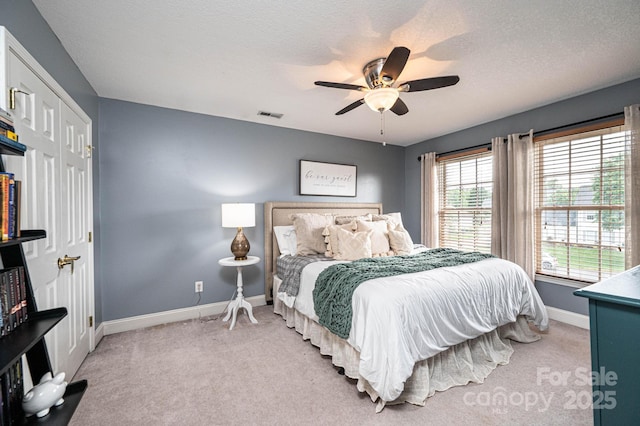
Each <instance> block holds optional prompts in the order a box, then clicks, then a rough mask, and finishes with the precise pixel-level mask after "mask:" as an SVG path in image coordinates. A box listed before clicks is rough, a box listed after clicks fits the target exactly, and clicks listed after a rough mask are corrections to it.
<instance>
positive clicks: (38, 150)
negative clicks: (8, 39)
mask: <svg viewBox="0 0 640 426" xmlns="http://www.w3.org/2000/svg"><path fill="white" fill-rule="evenodd" d="M8 56H9V57H8V58H7V59H8V70H7V76H8V79H7V85H8V86H9V87H8V89H10V88H14V89H18V90H19V91H18V92H15V107H14V108H13V109H10V112H11V114H12V115H13V119H14V125H15V127H16V133H18V135H19V137H20V142H22V143H23V144H25V145H26V146H27V148H28V149H27V152H26V153H25V156H24V158H20V157H13V158H9V157H7V158H6V159H5V163H6V168H7V170H10V171H12V172H14V173H15V174H16V179H19V180H21V181H22V182H23V188H22V216H21V220H22V226H21V228H22V229H44V230H46V231H47V238H46V239H43V240H38V241H34V242H30V243H27V244H25V245H24V249H25V254H26V256H27V262H28V265H29V272H30V275H31V281H32V285H33V289H34V294H35V298H36V303H37V306H38V309H40V310H42V309H49V308H54V307H60V306H64V307H66V308H67V310H68V315H67V317H65V318H64V319H63V320H62V321H61V322H60V324H59V325H58V326H56V327H55V328H54V329H53V330H52V331H51V332H49V333H48V334H47V336H46V337H45V339H46V342H47V348H48V350H49V356H50V358H51V363H52V366H53V368H54V370H55V371H54V374H56V373H59V372H61V371H64V372H65V373H66V377H68V378H71V377H72V376H73V375H74V374H75V372H76V371H77V369H78V368H79V366H80V364H81V363H82V360H83V359H84V358H85V357H86V355H87V354H88V353H89V349H90V345H91V344H92V342H91V336H90V334H91V333H90V332H91V329H90V327H89V317H90V316H91V315H92V312H93V306H92V303H91V301H92V298H93V272H92V270H91V267H90V265H92V259H93V257H92V256H93V254H92V253H91V252H90V251H91V250H92V248H91V247H90V244H89V243H88V235H89V230H90V229H91V215H92V212H91V207H90V204H91V193H90V184H91V177H90V174H91V168H90V164H91V160H90V158H88V156H87V154H86V152H87V149H86V146H87V145H89V144H90V135H91V132H90V124H89V123H87V122H86V120H83V119H82V118H81V117H80V116H79V115H78V114H76V113H74V111H73V110H72V109H71V108H70V107H68V106H67V105H66V103H65V102H63V101H62V100H61V99H60V97H59V96H58V94H57V93H55V92H54V91H53V90H52V89H51V87H52V85H51V84H50V83H49V82H48V81H45V80H46V79H47V78H49V79H50V76H48V74H47V75H45V76H43V75H42V74H38V73H36V72H35V71H33V70H34V67H33V66H32V64H31V63H27V61H29V60H32V59H31V58H30V57H29V58H28V59H25V56H26V55H18V54H17V53H16V52H15V51H14V50H10V51H9V52H8ZM35 69H37V68H35ZM65 255H68V256H70V257H76V256H80V258H79V259H78V260H77V261H75V262H74V265H73V271H72V268H71V265H67V266H65V267H64V268H62V269H59V267H58V259H59V258H63V257H64V256H65Z"/></svg>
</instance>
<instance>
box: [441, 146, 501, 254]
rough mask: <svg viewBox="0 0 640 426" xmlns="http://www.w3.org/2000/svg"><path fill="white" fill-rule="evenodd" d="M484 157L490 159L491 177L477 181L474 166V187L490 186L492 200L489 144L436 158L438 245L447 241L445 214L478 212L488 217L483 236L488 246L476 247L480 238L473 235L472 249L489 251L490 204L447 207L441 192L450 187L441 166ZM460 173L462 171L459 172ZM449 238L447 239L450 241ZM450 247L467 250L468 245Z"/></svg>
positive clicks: (491, 157)
mask: <svg viewBox="0 0 640 426" xmlns="http://www.w3.org/2000/svg"><path fill="white" fill-rule="evenodd" d="M486 158H490V159H491V167H490V170H491V172H490V173H491V176H490V177H491V179H490V181H487V180H482V181H480V182H479V181H478V169H477V167H476V176H475V181H474V184H475V188H476V189H478V188H479V186H478V184H479V183H483V184H485V185H484V186H486V185H487V184H488V185H490V186H491V194H490V195H491V200H492V202H493V153H492V152H491V147H490V146H486V147H482V148H478V149H470V150H467V151H463V152H458V153H454V154H450V155H443V156H439V157H438V158H437V159H436V163H437V167H438V199H439V207H438V221H439V224H440V225H439V229H438V240H439V242H440V243H439V245H440V247H445V245H444V244H443V242H444V241H447V239H445V238H444V235H445V231H446V223H447V221H446V219H445V215H450V214H451V213H455V212H460V213H462V214H464V213H469V212H479V213H480V214H481V215H483V217H485V218H486V216H487V215H488V219H489V233H488V235H487V236H486V237H485V238H487V239H488V246H487V247H483V246H481V247H480V248H478V244H477V243H478V241H479V240H480V239H481V238H479V237H477V236H474V238H473V241H474V243H473V248H472V250H476V251H481V252H486V253H491V216H492V205H490V206H489V207H488V208H487V207H480V206H475V207H458V208H449V207H447V206H446V203H445V202H444V201H446V191H445V193H444V194H443V189H447V188H450V187H449V186H448V185H447V183H446V179H444V176H445V175H446V173H444V172H443V169H442V168H443V167H445V166H446V164H451V163H461V162H463V161H469V160H472V159H475V161H476V163H475V164H476V166H477V164H478V160H482V159H486ZM461 174H462V173H461ZM463 186H464V185H463V184H462V183H460V187H461V189H462V187H463ZM451 187H453V185H452V186H451ZM458 223H459V222H458ZM450 240H451V239H449V241H450ZM452 248H457V249H460V250H469V248H468V247H461V246H457V247H452Z"/></svg>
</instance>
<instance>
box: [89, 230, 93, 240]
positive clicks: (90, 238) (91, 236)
mask: <svg viewBox="0 0 640 426" xmlns="http://www.w3.org/2000/svg"><path fill="white" fill-rule="evenodd" d="M91 241H93V232H91V231H89V242H91Z"/></svg>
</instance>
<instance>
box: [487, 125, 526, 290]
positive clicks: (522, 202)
mask: <svg viewBox="0 0 640 426" xmlns="http://www.w3.org/2000/svg"><path fill="white" fill-rule="evenodd" d="M491 149H492V152H493V194H492V197H493V201H492V208H491V253H492V254H494V255H496V256H498V257H501V258H502V259H506V260H510V261H512V262H514V263H516V264H518V265H520V266H521V267H522V269H524V270H525V272H526V273H527V274H528V275H529V277H530V278H531V279H532V280H533V279H534V276H535V263H534V262H535V261H534V250H535V240H534V233H533V213H534V207H533V182H534V176H533V130H530V131H529V134H527V135H523V136H522V138H520V135H518V134H514V135H509V136H508V138H507V142H504V140H503V139H502V138H493V139H492V140H491Z"/></svg>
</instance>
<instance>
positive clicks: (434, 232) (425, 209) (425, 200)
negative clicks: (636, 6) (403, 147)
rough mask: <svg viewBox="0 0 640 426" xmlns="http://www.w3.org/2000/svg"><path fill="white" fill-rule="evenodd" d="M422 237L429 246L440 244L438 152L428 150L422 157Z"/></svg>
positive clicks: (423, 242) (422, 240)
mask: <svg viewBox="0 0 640 426" xmlns="http://www.w3.org/2000/svg"><path fill="white" fill-rule="evenodd" d="M420 182H421V186H422V191H420V192H421V194H422V199H421V200H420V224H421V225H420V239H421V242H422V244H424V245H425V246H427V247H430V248H435V247H438V246H439V244H440V241H439V234H438V232H439V231H438V229H439V226H438V166H437V165H436V153H435V152H427V153H426V154H422V156H421V157H420Z"/></svg>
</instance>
